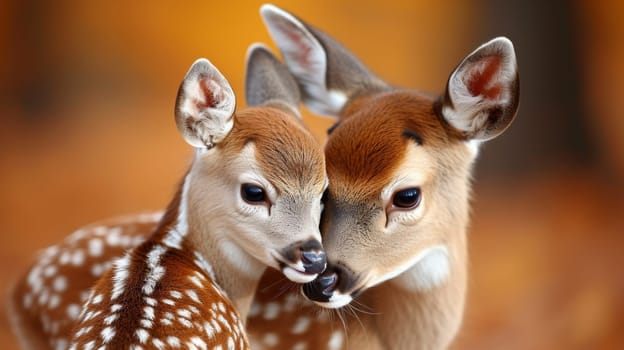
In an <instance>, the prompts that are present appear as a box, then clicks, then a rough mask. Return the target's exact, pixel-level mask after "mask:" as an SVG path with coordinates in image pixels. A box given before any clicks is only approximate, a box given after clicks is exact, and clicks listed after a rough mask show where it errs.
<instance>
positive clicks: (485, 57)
mask: <svg viewBox="0 0 624 350" xmlns="http://www.w3.org/2000/svg"><path fill="white" fill-rule="evenodd" d="M261 15H262V17H263V19H264V21H265V24H266V26H267V28H268V30H269V33H270V34H271V36H272V37H273V39H274V40H275V42H276V44H277V46H278V47H279V49H280V51H281V53H282V56H283V58H284V61H285V63H286V65H287V66H288V69H289V70H290V72H291V73H292V74H293V75H294V76H295V77H296V79H297V81H298V82H299V85H300V87H301V88H302V96H303V101H304V103H305V104H306V106H307V107H308V108H310V109H311V110H312V111H313V112H315V113H318V114H325V115H332V116H338V122H337V123H336V125H335V126H334V127H332V128H331V129H330V134H329V136H328V141H327V144H326V147H325V159H326V164H327V175H328V177H329V181H330V184H329V188H328V192H327V193H326V195H325V199H324V209H323V215H322V218H321V232H322V236H323V245H324V247H325V251H326V253H327V261H328V267H327V269H326V270H325V272H324V273H323V274H322V275H321V276H319V278H317V279H316V280H315V281H314V282H311V283H309V284H306V285H304V287H303V293H304V294H305V296H306V297H308V298H309V299H310V300H313V301H314V302H315V303H317V304H318V305H320V306H322V307H326V308H340V307H343V306H345V305H347V304H349V303H350V302H351V301H353V300H354V298H356V297H357V298H358V301H359V303H360V304H363V305H365V306H366V308H367V309H369V311H370V313H369V314H364V315H361V319H360V322H361V324H362V325H363V327H352V328H351V329H350V334H349V338H348V344H349V346H351V347H352V348H353V349H371V348H383V349H444V348H446V347H448V345H449V344H450V343H451V341H452V339H453V338H454V337H455V335H456V333H457V331H458V329H459V326H460V324H461V320H462V314H463V309H464V301H465V295H466V284H467V277H466V274H467V271H466V269H467V263H468V261H467V249H466V230H467V225H468V219H469V196H470V177H471V169H472V166H473V163H474V161H475V159H476V156H477V153H478V147H479V145H480V143H481V142H483V141H487V140H490V139H492V138H494V137H497V136H498V135H500V134H501V133H502V132H503V131H505V129H507V127H508V126H509V125H510V124H511V122H512V121H513V119H514V118H515V115H516V112H517V107H518V98H519V91H518V90H519V80H518V69H517V63H516V57H515V52H514V48H513V45H512V43H511V41H509V40H508V39H507V38H503V37H499V38H495V39H493V40H491V41H489V42H487V43H485V44H483V45H481V46H480V47H479V48H477V49H476V50H475V51H474V52H472V53H471V54H469V55H468V56H467V57H466V58H464V59H463V60H462V61H461V62H460V63H459V65H458V66H457V68H455V70H454V71H453V72H452V73H451V75H450V78H449V79H448V83H447V88H446V92H445V93H444V94H443V95H441V96H438V97H434V96H430V95H428V94H424V93H422V92H419V91H413V90H405V89H399V88H395V87H392V86H390V85H389V84H387V83H386V82H384V81H382V80H381V79H379V78H378V77H376V76H375V75H373V74H372V73H370V71H369V70H368V69H367V68H366V67H365V66H364V65H363V64H362V63H361V62H360V61H359V60H358V59H357V58H355V57H354V56H353V55H352V54H351V53H350V52H349V51H348V50H347V49H346V48H345V47H343V46H342V45H340V44H339V43H337V42H336V41H335V40H334V39H332V38H330V37H329V36H327V35H326V34H324V33H322V32H321V31H319V30H317V29H315V28H313V27H311V26H309V25H307V24H306V23H304V22H303V21H301V20H299V19H297V18H296V17H294V16H293V15H291V14H289V13H287V12H285V11H283V10H281V9H279V8H277V7H275V6H272V5H264V6H263V7H262V8H261ZM253 327H254V324H253V323H250V324H249V329H250V333H251V332H252V331H251V330H252V329H253ZM269 327H270V325H269ZM315 337H316V338H314V339H318V340H319V342H320V343H319V344H326V339H320V337H319V336H318V335H317V334H315ZM308 345H310V344H309V343H308ZM280 348H281V347H280ZM312 348H315V346H314V345H312Z"/></svg>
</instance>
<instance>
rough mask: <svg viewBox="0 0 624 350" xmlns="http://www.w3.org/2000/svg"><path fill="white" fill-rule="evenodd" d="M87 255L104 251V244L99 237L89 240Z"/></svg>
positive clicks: (95, 254)
mask: <svg viewBox="0 0 624 350" xmlns="http://www.w3.org/2000/svg"><path fill="white" fill-rule="evenodd" d="M88 251H89V255H91V256H100V255H102V253H103V252H104V244H103V243H102V240H101V239H99V238H93V239H91V240H90V241H89V245H88Z"/></svg>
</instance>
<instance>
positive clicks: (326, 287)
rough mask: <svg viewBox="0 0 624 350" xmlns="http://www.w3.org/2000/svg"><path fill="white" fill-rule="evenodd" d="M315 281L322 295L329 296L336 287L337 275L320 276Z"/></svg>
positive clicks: (333, 273)
mask: <svg viewBox="0 0 624 350" xmlns="http://www.w3.org/2000/svg"><path fill="white" fill-rule="evenodd" d="M317 281H318V284H319V286H320V287H321V290H322V293H323V294H324V295H331V294H332V293H333V292H334V290H336V286H337V285H338V275H337V274H336V273H335V272H332V273H330V274H328V275H323V276H320V277H319V278H318V279H317Z"/></svg>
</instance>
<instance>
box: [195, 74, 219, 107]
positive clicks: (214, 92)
mask: <svg viewBox="0 0 624 350" xmlns="http://www.w3.org/2000/svg"><path fill="white" fill-rule="evenodd" d="M199 88H200V89H201V92H202V95H203V96H204V100H203V101H202V100H198V99H195V100H194V101H193V102H194V103H195V105H196V106H197V107H198V108H206V107H208V108H215V107H216V106H217V104H219V101H220V100H222V99H223V96H222V95H223V90H222V89H221V88H220V87H219V85H218V84H217V82H215V81H214V80H212V79H210V78H207V77H201V78H200V79H199Z"/></svg>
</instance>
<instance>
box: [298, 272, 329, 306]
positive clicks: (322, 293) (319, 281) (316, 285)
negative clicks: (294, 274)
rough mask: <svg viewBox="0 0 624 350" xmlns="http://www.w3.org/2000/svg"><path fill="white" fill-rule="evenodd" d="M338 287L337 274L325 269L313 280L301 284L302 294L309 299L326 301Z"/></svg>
mask: <svg viewBox="0 0 624 350" xmlns="http://www.w3.org/2000/svg"><path fill="white" fill-rule="evenodd" d="M336 287H338V274H337V273H336V272H333V271H325V273H323V274H322V275H320V276H318V277H317V278H316V279H315V280H314V281H312V282H310V283H306V284H304V285H303V294H304V295H305V296H306V297H307V298H308V299H310V300H313V301H320V302H328V301H329V298H331V296H332V295H333V294H334V291H335V290H336Z"/></svg>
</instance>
